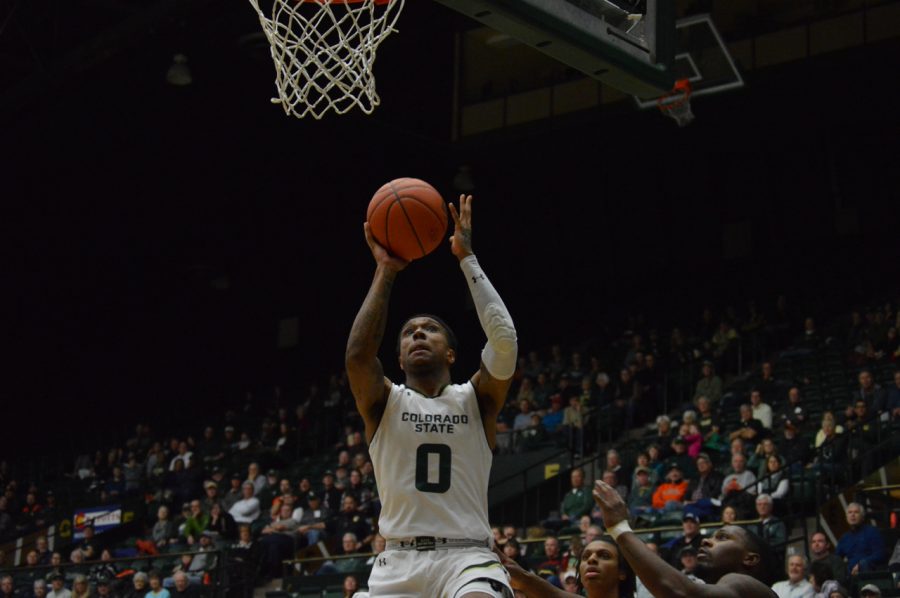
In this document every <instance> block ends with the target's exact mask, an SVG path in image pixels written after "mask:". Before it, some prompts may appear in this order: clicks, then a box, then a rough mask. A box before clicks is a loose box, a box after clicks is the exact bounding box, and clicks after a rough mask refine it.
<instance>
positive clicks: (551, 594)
mask: <svg viewBox="0 0 900 598" xmlns="http://www.w3.org/2000/svg"><path fill="white" fill-rule="evenodd" d="M494 552H495V553H496V554H497V556H498V557H500V562H501V563H503V566H504V567H505V568H506V571H507V573H509V584H510V585H511V586H512V589H514V590H517V591H519V592H522V593H523V594H525V595H526V596H528V597H529V598H532V597H533V598H566V597H569V598H571V596H572V594H570V593H568V592H565V591H563V590H561V589H559V588H557V587H556V586H554V585H553V584H551V583H550V582H549V581H547V580H545V579H544V578H542V577H540V576H538V575H535V574H534V573H531V572H529V571H526V570H525V569H523V568H522V567H520V566H519V565H518V564H517V563H516V562H515V561H514V560H512V559H510V558H509V557H508V556H506V555H505V554H503V551H501V550H498V549H497V547H494Z"/></svg>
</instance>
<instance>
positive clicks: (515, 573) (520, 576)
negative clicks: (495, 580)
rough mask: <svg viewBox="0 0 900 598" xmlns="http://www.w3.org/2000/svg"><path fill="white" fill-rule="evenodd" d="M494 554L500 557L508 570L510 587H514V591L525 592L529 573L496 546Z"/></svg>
mask: <svg viewBox="0 0 900 598" xmlns="http://www.w3.org/2000/svg"><path fill="white" fill-rule="evenodd" d="M494 552H495V553H496V554H497V556H498V557H500V563H501V564H502V565H503V566H504V567H505V568H506V572H507V573H509V585H510V586H512V589H514V590H524V589H525V579H527V578H528V571H526V570H525V569H523V568H522V567H520V566H519V564H518V563H516V562H515V561H514V560H512V559H511V558H509V557H508V556H506V555H505V554H504V553H503V551H502V550H500V549H499V548H497V547H496V546H494Z"/></svg>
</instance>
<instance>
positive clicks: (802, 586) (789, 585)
mask: <svg viewBox="0 0 900 598" xmlns="http://www.w3.org/2000/svg"><path fill="white" fill-rule="evenodd" d="M787 574H788V578H787V579H786V580H784V581H779V582H776V583H775V584H774V585H773V586H772V591H774V592H775V593H776V594H777V595H778V598H813V595H814V594H815V590H814V589H813V586H812V584H811V583H809V582H808V581H806V557H804V556H803V555H800V554H793V555H791V556H789V557H788V562H787Z"/></svg>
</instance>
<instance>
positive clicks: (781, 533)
mask: <svg viewBox="0 0 900 598" xmlns="http://www.w3.org/2000/svg"><path fill="white" fill-rule="evenodd" d="M756 514H757V516H758V517H759V537H760V538H762V539H763V540H765V541H766V542H768V544H769V546H771V547H772V549H773V550H774V551H775V554H776V555H777V556H778V557H779V558H781V560H782V561H783V560H784V558H783V557H784V553H785V546H784V544H785V542H787V526H786V525H785V524H784V521H782V520H781V518H779V517H777V516H776V515H775V502H774V501H773V500H772V497H771V496H769V495H768V494H760V495H759V496H757V497H756Z"/></svg>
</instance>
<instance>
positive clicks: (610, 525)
mask: <svg viewBox="0 0 900 598" xmlns="http://www.w3.org/2000/svg"><path fill="white" fill-rule="evenodd" d="M593 494H594V500H595V501H596V502H597V505H598V506H599V507H600V509H601V511H603V522H604V524H605V525H606V528H607V533H609V535H611V536H612V537H613V538H614V539H615V541H616V544H617V545H618V546H619V551H620V552H621V553H622V555H623V556H624V557H625V559H626V560H627V561H628V564H629V565H630V566H631V569H632V570H633V571H634V574H635V575H636V576H637V577H638V578H639V579H640V580H641V581H642V582H643V583H644V585H645V586H646V587H647V590H649V592H650V594H651V595H653V596H655V597H656V598H692V597H696V598H771V597H773V596H774V594H773V593H772V591H771V590H770V589H769V588H768V587H767V586H766V585H764V584H762V583H760V582H759V581H757V580H755V579H753V578H752V577H750V576H748V575H738V574H728V575H724V576H723V577H722V578H720V579H719V581H718V583H716V584H705V585H704V584H697V583H696V582H694V581H693V580H691V579H689V578H688V577H687V576H686V575H684V574H683V573H681V572H680V571H678V570H677V569H675V568H674V567H673V566H672V565H670V564H669V563H667V562H665V561H664V560H663V559H662V558H660V556H659V555H658V554H656V553H655V552H653V551H652V550H650V549H649V548H647V545H646V544H644V542H643V541H642V540H641V539H640V538H638V536H637V535H636V534H634V532H632V531H631V528H630V527H629V526H628V507H627V506H626V505H625V502H624V501H623V500H622V497H621V496H620V495H619V493H618V492H617V491H616V489H615V488H613V487H612V486H610V485H608V484H605V483H604V482H602V481H597V482H596V483H595V485H594V492H593Z"/></svg>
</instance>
